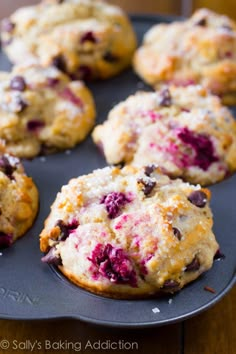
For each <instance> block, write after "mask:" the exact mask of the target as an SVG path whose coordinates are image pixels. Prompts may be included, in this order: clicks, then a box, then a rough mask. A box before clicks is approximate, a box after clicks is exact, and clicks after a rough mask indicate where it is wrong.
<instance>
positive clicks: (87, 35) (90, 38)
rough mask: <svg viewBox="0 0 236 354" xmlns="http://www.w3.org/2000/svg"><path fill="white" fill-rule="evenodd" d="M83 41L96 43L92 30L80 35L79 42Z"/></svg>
mask: <svg viewBox="0 0 236 354" xmlns="http://www.w3.org/2000/svg"><path fill="white" fill-rule="evenodd" d="M85 42H91V43H96V42H97V38H96V37H95V35H94V33H93V32H92V31H88V32H86V33H84V34H83V35H82V37H81V38H80V43H81V44H83V43H85Z"/></svg>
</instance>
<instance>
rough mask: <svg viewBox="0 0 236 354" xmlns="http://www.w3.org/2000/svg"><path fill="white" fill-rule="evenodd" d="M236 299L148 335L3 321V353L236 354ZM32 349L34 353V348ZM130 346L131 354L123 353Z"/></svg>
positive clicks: (165, 7) (164, 7)
mask: <svg viewBox="0 0 236 354" xmlns="http://www.w3.org/2000/svg"><path fill="white" fill-rule="evenodd" d="M17 2H19V4H18V3H17ZM27 2H28V3H33V2H37V1H36V0H32V1H30V0H15V1H14V2H13V1H12V2H9V0H1V3H2V4H0V7H2V8H1V14H0V17H3V16H5V15H7V14H8V13H10V11H12V9H13V8H14V7H17V5H18V6H19V5H22V4H26V3H27ZM110 2H111V3H120V4H121V5H123V7H124V6H126V9H127V10H129V11H131V10H134V11H133V12H138V11H143V12H150V9H152V10H153V12H157V11H158V12H168V11H169V12H172V13H173V12H175V13H180V1H171V0H167V1H163V2H157V1H155V0H154V1H151V0H146V1H141V0H136V1H135V2H134V1H126V0H120V1H119V0H117V1H110ZM134 3H135V6H134ZM177 3H178V8H177V5H176V4H177ZM202 3H203V1H202ZM226 4H227V1H226ZM201 5H202V4H201ZM235 298H236V288H235V287H234V289H232V290H231V291H230V292H229V293H228V294H227V295H226V296H225V297H224V298H223V299H222V300H221V301H220V302H219V303H218V304H216V305H215V306H214V307H212V308H211V309H209V310H208V311H206V312H204V313H202V314H200V315H198V316H196V317H194V318H191V319H189V320H186V321H184V322H182V323H178V324H175V325H170V326H164V327H157V328H154V329H146V330H121V329H110V328H105V327H95V326H92V325H90V324H87V323H82V322H79V321H75V320H63V321H62V320H60V321H11V320H0V353H10V354H11V353H27V352H33V353H40V354H41V353H55V352H58V353H76V352H80V353H87V354H91V353H108V354H111V353H114V354H115V353H126V352H131V353H145V354H146V353H147V354H152V353H153V354H183V353H184V354H235V353H236V325H235V322H234V321H235V320H236V316H235V315H236V305H235ZM127 310H128V309H127ZM109 340H110V341H111V342H113V343H114V344H113V346H117V348H119V346H120V347H121V348H122V346H123V349H104V350H102V349H96V348H97V346H96V345H98V341H100V343H109V342H108V341H109ZM111 342H110V343H111ZM33 345H34V349H32V346H33ZM107 345H108V344H107ZM125 345H126V346H127V347H125ZM129 346H131V348H133V349H132V350H131V349H130V350H128V349H125V348H128V347H129ZM7 347H8V348H7ZM4 348H6V349H4ZM49 348H51V349H49Z"/></svg>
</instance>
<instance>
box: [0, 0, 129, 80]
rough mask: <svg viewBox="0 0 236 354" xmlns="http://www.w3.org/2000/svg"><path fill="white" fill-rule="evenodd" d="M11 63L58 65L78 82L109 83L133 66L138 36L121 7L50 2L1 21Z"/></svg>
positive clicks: (85, 0) (86, 0) (84, 0)
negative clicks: (132, 61)
mask: <svg viewBox="0 0 236 354" xmlns="http://www.w3.org/2000/svg"><path fill="white" fill-rule="evenodd" d="M1 31H2V35H1V37H2V43H3V46H4V50H5V52H6V54H7V55H8V57H9V59H10V60H11V61H12V62H13V63H17V64H18V63H22V62H25V61H35V60H36V61H37V60H39V62H40V63H41V64H43V65H46V66H50V65H54V66H55V67H57V68H58V69H60V70H62V71H63V72H65V73H67V74H69V75H70V76H72V77H73V78H76V79H106V78H109V77H111V76H114V75H116V74H118V73H119V72H121V71H122V70H123V69H124V68H126V67H127V66H129V65H130V63H131V57H132V55H133V53H134V50H135V48H136V37H135V34H134V31H133V28H132V26H131V23H130V21H129V19H128V17H127V16H126V14H125V13H124V12H123V11H122V10H121V9H120V8H118V7H116V6H112V5H108V4H107V3H104V2H102V1H93V0H65V1H57V0H48V1H42V2H41V3H40V4H39V5H36V6H28V7H23V8H20V9H18V10H17V11H16V12H15V13H14V14H12V16H10V18H8V19H4V20H3V21H2V30H1Z"/></svg>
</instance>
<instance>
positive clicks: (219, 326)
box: [184, 287, 236, 354]
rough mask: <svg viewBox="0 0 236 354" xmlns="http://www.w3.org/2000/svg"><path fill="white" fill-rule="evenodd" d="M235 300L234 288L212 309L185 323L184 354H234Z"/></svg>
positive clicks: (235, 290)
mask: <svg viewBox="0 0 236 354" xmlns="http://www.w3.org/2000/svg"><path fill="white" fill-rule="evenodd" d="M235 299H236V287H234V289H232V290H231V292H230V293H229V294H228V295H227V296H225V298H223V299H222V300H221V301H220V302H219V303H218V304H217V305H215V306H214V307H213V308H211V309H209V310H208V311H206V312H204V313H203V314H201V315H199V316H197V317H195V318H192V319H191V320H188V321H186V322H185V324H184V329H185V334H184V335H185V342H184V348H185V354H235V353H236V325H235V320H236V302H235Z"/></svg>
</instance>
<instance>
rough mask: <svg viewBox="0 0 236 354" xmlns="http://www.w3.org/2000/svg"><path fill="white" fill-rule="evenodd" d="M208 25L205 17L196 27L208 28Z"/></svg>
mask: <svg viewBox="0 0 236 354" xmlns="http://www.w3.org/2000/svg"><path fill="white" fill-rule="evenodd" d="M206 25H207V20H206V18H205V17H203V18H201V19H200V20H199V21H197V22H196V23H195V26H201V27H206Z"/></svg>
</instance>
